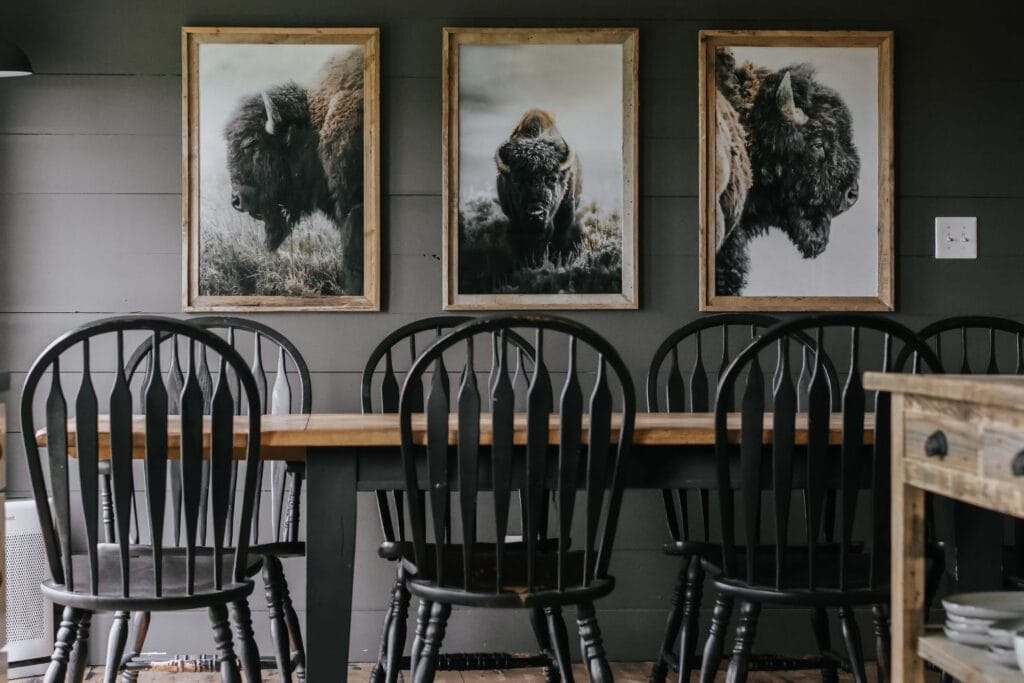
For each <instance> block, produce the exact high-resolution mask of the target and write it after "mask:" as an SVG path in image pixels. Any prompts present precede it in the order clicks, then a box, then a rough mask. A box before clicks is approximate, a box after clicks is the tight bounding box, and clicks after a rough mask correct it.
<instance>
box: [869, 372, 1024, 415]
mask: <svg viewBox="0 0 1024 683" xmlns="http://www.w3.org/2000/svg"><path fill="white" fill-rule="evenodd" d="M864 388H865V389H869V390H877V391H888V392H891V393H897V394H915V395H918V396H927V397H929V398H945V399H950V400H953V401H965V402H968V403H978V404H981V405H991V406H1001V407H1004V408H1012V409H1015V410H1017V409H1019V408H1020V406H1022V405H1024V375H911V374H905V373H897V372H885V373H883V372H866V373H864Z"/></svg>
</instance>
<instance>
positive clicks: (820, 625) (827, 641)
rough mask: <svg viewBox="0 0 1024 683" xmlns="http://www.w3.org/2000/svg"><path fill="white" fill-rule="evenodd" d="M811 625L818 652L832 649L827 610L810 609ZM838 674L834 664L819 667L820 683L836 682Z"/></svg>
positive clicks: (826, 651)
mask: <svg viewBox="0 0 1024 683" xmlns="http://www.w3.org/2000/svg"><path fill="white" fill-rule="evenodd" d="M811 627H812V628H813V629H814V642H815V643H816V644H817V646H818V653H819V654H821V655H823V656H824V655H825V654H827V653H829V652H831V651H832V631H831V627H830V625H829V623H828V611H827V610H826V609H825V608H824V607H815V608H813V609H812V610H811ZM838 680H839V674H838V673H837V672H836V669H835V667H834V666H826V667H823V668H822V669H821V681H822V683H836V681H838Z"/></svg>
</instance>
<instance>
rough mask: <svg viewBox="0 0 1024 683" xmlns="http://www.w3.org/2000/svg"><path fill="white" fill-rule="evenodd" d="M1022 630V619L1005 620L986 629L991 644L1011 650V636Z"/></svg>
mask: <svg viewBox="0 0 1024 683" xmlns="http://www.w3.org/2000/svg"><path fill="white" fill-rule="evenodd" d="M1022 628H1024V619H1006V620H1005V621H997V622H994V623H993V624H992V625H991V626H989V627H988V634H989V635H990V636H992V644H993V645H996V646H998V647H1001V648H1006V649H1012V648H1013V636H1014V634H1015V633H1017V631H1019V630H1021V629H1022Z"/></svg>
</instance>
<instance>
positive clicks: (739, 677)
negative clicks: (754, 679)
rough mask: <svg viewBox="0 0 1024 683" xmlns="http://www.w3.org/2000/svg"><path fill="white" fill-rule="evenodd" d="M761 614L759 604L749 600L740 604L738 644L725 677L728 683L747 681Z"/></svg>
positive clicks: (737, 624) (734, 647)
mask: <svg viewBox="0 0 1024 683" xmlns="http://www.w3.org/2000/svg"><path fill="white" fill-rule="evenodd" d="M760 614H761V605H760V604H759V603H756V602H749V601H747V600H744V601H743V602H741V603H740V618H739V621H738V622H737V623H736V644H735V645H734V646H733V650H732V659H731V660H730V661H729V671H728V673H727V674H726V676H725V681H726V683H741V682H742V681H745V680H747V662H748V660H749V659H750V650H751V649H752V648H753V647H754V636H755V635H756V634H757V618H758V617H759V616H760Z"/></svg>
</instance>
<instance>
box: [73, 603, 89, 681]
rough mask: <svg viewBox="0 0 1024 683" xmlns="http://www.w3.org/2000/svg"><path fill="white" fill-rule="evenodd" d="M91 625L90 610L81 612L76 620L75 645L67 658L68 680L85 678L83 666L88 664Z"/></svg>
mask: <svg viewBox="0 0 1024 683" xmlns="http://www.w3.org/2000/svg"><path fill="white" fill-rule="evenodd" d="M91 625H92V612H82V614H81V617H80V618H79V620H78V635H76V636H75V646H74V648H72V650H71V657H70V659H68V680H71V681H74V683H80V681H82V680H83V679H84V678H85V667H86V666H88V664H89V629H90V626H91Z"/></svg>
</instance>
